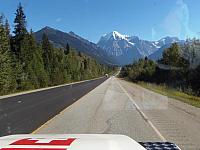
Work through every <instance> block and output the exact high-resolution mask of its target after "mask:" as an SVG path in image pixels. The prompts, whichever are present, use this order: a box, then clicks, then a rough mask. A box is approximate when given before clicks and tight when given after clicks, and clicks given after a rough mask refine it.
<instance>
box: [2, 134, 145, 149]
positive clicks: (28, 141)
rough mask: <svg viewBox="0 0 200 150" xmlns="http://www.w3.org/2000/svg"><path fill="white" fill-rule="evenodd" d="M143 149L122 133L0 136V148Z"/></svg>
mask: <svg viewBox="0 0 200 150" xmlns="http://www.w3.org/2000/svg"><path fill="white" fill-rule="evenodd" d="M66 149H67V150H145V148H144V147H142V146H141V145H140V144H139V143H137V142H136V141H134V140H133V139H131V138H129V137H128V136H124V135H111V134H77V135H75V134H52V135H51V134H48V135H46V134H21V135H10V136H4V137H0V150H66Z"/></svg>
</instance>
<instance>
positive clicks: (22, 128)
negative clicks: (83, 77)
mask: <svg viewBox="0 0 200 150" xmlns="http://www.w3.org/2000/svg"><path fill="white" fill-rule="evenodd" d="M106 79H107V78H105V77H103V78H100V79H97V80H90V81H86V82H81V83H76V84H71V85H66V86H62V87H57V88H52V89H48V90H43V91H38V92H33V93H28V94H22V95H18V96H12V97H8V98H3V99H0V136H4V135H10V134H22V133H31V132H33V131H34V130H35V129H37V128H38V127H40V126H41V125H42V124H44V123H45V122H46V121H48V120H49V119H51V118H52V117H54V116H55V115H57V114H58V113H59V112H61V111H62V110H63V109H65V108H66V107H68V106H69V105H71V104H73V103H74V102H75V101H77V100H78V99H80V98H81V97H82V96H84V95H85V94H87V93H88V92H90V91H91V90H92V89H94V88H95V87H97V86H98V85H100V84H101V83H102V82H104V81H105V80H106Z"/></svg>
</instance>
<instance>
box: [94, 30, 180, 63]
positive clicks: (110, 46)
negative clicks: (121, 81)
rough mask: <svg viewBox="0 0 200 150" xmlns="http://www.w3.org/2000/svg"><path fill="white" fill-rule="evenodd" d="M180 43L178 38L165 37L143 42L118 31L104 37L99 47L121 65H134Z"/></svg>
mask: <svg viewBox="0 0 200 150" xmlns="http://www.w3.org/2000/svg"><path fill="white" fill-rule="evenodd" d="M174 42H179V39H178V38H176V37H165V38H162V39H160V40H158V41H147V40H142V39H140V38H139V37H137V36H128V35H123V34H120V33H119V32H117V31H113V32H111V33H108V34H105V35H103V36H102V37H101V38H100V40H99V42H98V43H97V45H99V46H100V47H101V48H102V49H104V50H105V51H106V53H107V55H109V56H113V57H115V58H116V59H115V60H117V63H119V64H120V65H124V64H129V63H132V62H133V61H134V60H138V59H139V58H143V57H145V56H150V55H153V53H155V52H157V51H162V49H163V48H166V47H169V46H170V45H171V44H172V43H174Z"/></svg>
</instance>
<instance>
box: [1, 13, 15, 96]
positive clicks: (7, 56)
mask: <svg viewBox="0 0 200 150" xmlns="http://www.w3.org/2000/svg"><path fill="white" fill-rule="evenodd" d="M14 88H15V80H14V78H13V71H12V66H11V53H10V45H9V37H8V36H7V31H6V29H5V28H4V25H3V17H2V16H0V94H6V93H9V92H12V91H13V90H14Z"/></svg>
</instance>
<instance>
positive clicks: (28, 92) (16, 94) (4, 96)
mask: <svg viewBox="0 0 200 150" xmlns="http://www.w3.org/2000/svg"><path fill="white" fill-rule="evenodd" d="M103 77H104V76H103ZM103 77H99V78H94V79H89V80H83V81H77V82H72V83H67V84H61V85H57V86H51V87H46V88H40V89H35V90H30V91H25V92H20V93H14V94H9V95H3V96H0V100H3V99H4V98H9V97H15V96H19V95H25V94H30V93H35V92H40V91H45V90H50V89H54V88H58V87H63V86H67V85H74V84H77V83H83V82H87V81H93V80H97V79H101V78H103Z"/></svg>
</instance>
